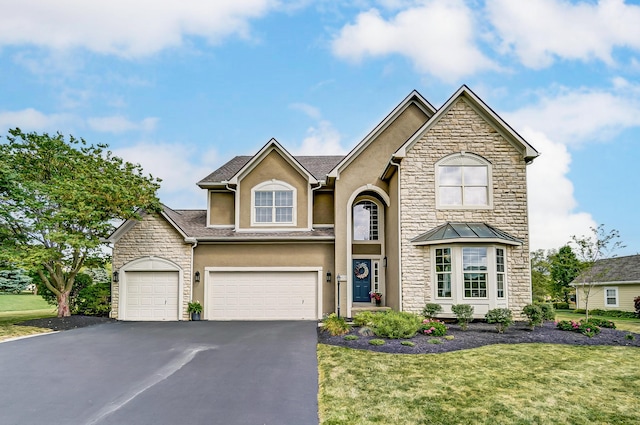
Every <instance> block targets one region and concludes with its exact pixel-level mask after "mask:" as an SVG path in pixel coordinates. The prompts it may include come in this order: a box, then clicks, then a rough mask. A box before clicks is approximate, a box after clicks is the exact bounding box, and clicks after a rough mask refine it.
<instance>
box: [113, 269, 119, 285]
mask: <svg viewBox="0 0 640 425" xmlns="http://www.w3.org/2000/svg"><path fill="white" fill-rule="evenodd" d="M113 281H114V282H116V283H117V282H120V273H118V270H116V271H115V272H113Z"/></svg>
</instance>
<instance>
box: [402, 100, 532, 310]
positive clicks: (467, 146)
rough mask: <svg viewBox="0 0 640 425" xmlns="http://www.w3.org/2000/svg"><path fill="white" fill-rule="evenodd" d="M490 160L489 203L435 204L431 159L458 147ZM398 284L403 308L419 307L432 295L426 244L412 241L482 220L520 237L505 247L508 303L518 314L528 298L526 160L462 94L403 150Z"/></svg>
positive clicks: (412, 308) (529, 295)
mask: <svg viewBox="0 0 640 425" xmlns="http://www.w3.org/2000/svg"><path fill="white" fill-rule="evenodd" d="M462 151H465V152H470V153H474V154H477V155H480V156H482V157H483V158H485V159H486V160H488V161H489V162H490V163H491V164H492V176H493V208H491V209H436V207H435V206H436V187H435V163H436V162H437V161H438V160H440V159H442V158H444V157H445V156H447V155H450V154H452V153H456V152H458V153H459V152H462ZM400 178H401V187H402V190H401V194H400V198H401V211H402V212H401V219H402V285H403V286H402V288H403V302H404V308H405V309H406V310H410V311H415V312H417V311H420V310H421V309H422V308H423V307H424V304H425V303H426V302H429V301H431V298H432V290H433V288H432V283H431V273H432V269H431V264H430V258H431V256H430V252H429V249H430V248H429V247H419V246H414V245H412V244H411V242H410V240H411V239H412V238H414V237H416V236H418V235H420V234H422V233H424V232H426V231H428V230H430V229H432V228H434V227H436V226H438V225H441V224H443V223H445V222H486V223H488V224H490V225H493V226H496V227H498V228H499V229H501V230H504V231H506V232H508V233H509V234H511V235H512V236H515V237H516V238H519V239H521V240H522V241H524V244H523V245H522V246H518V247H508V248H507V260H508V262H507V278H508V282H507V284H508V305H509V308H511V309H513V310H514V311H515V313H516V315H519V314H520V312H521V309H522V307H523V306H524V305H526V304H528V303H530V302H531V292H530V287H531V279H530V270H529V234H528V218H527V182H526V165H525V162H524V160H523V158H522V153H520V152H519V151H518V150H517V149H516V148H515V147H514V146H513V145H512V144H511V143H509V142H508V141H507V140H506V139H504V138H503V137H502V136H501V135H500V134H499V133H498V132H497V131H496V129H494V128H493V127H492V126H491V125H489V124H488V123H487V122H486V121H485V120H484V119H483V118H482V117H481V116H480V115H479V114H478V113H477V112H476V111H475V110H474V109H473V108H472V107H471V106H470V105H469V104H468V103H467V102H466V101H465V100H464V99H458V100H457V102H456V103H454V104H453V105H452V107H451V108H450V110H449V111H448V112H447V113H446V114H445V115H443V116H442V117H441V118H440V120H439V121H438V122H437V123H435V124H434V126H433V127H431V128H430V130H429V131H428V132H427V133H426V134H425V135H424V136H423V137H422V138H421V139H420V140H418V141H417V142H416V143H415V144H414V145H413V147H412V148H411V149H410V150H409V151H408V152H407V156H406V158H404V159H403V160H402V165H401V173H400Z"/></svg>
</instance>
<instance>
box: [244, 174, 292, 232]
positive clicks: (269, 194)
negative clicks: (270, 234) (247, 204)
mask: <svg viewBox="0 0 640 425" xmlns="http://www.w3.org/2000/svg"><path fill="white" fill-rule="evenodd" d="M251 204H252V212H251V224H252V225H258V226H260V225H295V224H296V189H295V188H294V187H293V186H291V185H289V184H287V183H285V182H281V181H277V180H271V181H269V182H265V183H261V184H259V185H257V186H255V187H254V188H253V189H251Z"/></svg>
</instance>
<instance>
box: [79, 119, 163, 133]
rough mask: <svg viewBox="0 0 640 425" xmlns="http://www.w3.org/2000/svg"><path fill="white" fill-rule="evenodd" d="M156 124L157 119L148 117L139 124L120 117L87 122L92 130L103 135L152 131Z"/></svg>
mask: <svg viewBox="0 0 640 425" xmlns="http://www.w3.org/2000/svg"><path fill="white" fill-rule="evenodd" d="M157 123H158V118H154V117H149V118H145V119H143V120H142V121H140V122H133V121H131V120H129V119H127V118H125V117H123V116H121V115H114V116H110V117H94V118H89V119H88V120H87V124H89V127H90V128H91V129H92V130H95V131H100V132H103V133H115V134H117V133H124V132H127V131H136V130H137V131H145V132H148V131H153V130H154V129H155V128H156V124H157Z"/></svg>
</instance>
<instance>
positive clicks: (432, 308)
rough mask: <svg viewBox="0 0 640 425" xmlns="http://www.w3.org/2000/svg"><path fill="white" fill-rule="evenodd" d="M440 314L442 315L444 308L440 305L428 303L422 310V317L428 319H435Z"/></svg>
mask: <svg viewBox="0 0 640 425" xmlns="http://www.w3.org/2000/svg"><path fill="white" fill-rule="evenodd" d="M438 313H442V306H441V305H440V304H435V303H428V304H425V306H424V308H423V309H422V315H423V316H424V317H426V318H427V319H433V318H434V317H436V316H437V315H438Z"/></svg>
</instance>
